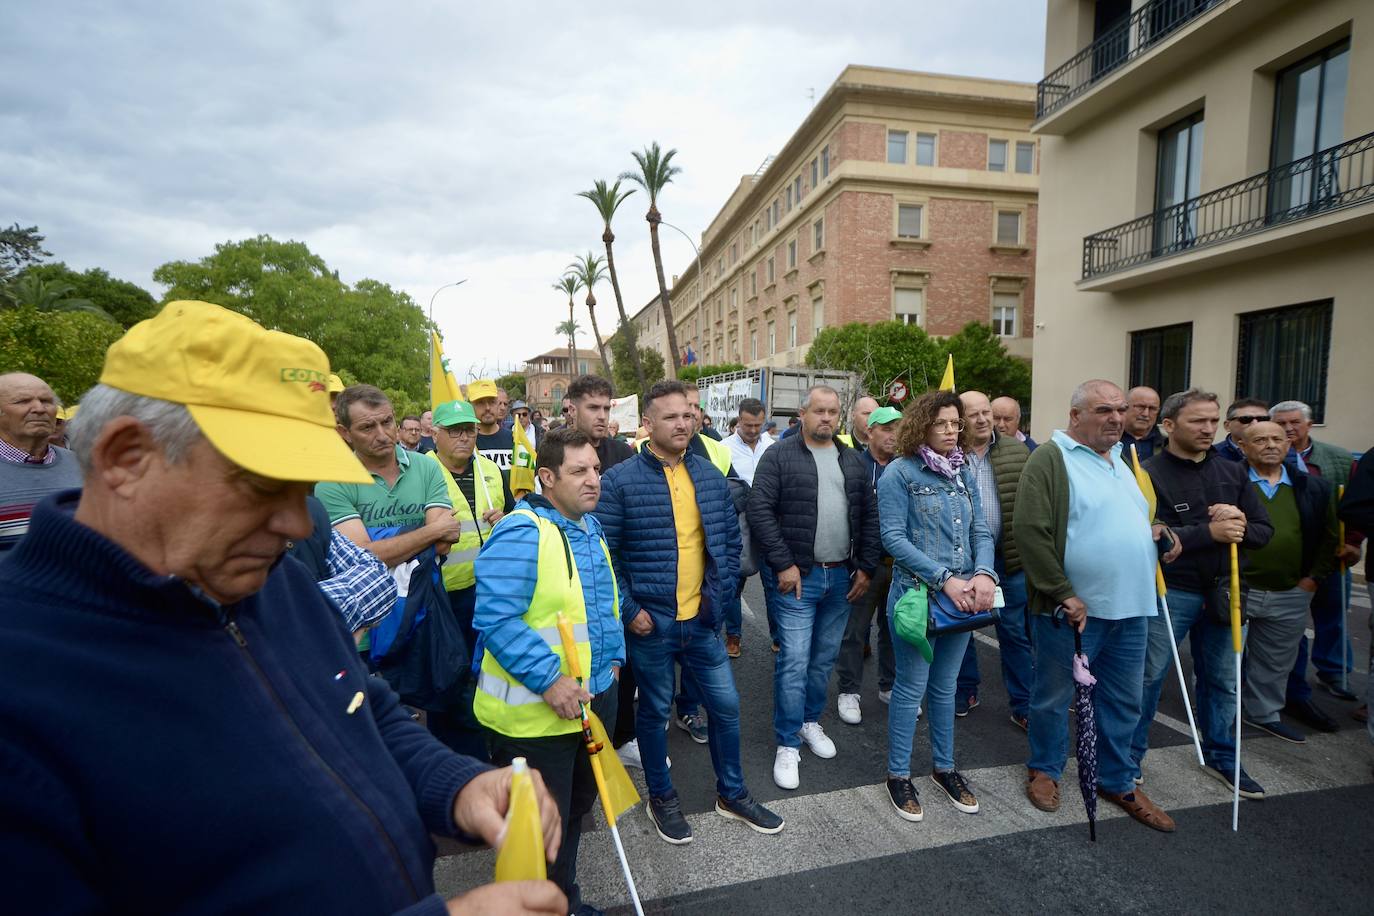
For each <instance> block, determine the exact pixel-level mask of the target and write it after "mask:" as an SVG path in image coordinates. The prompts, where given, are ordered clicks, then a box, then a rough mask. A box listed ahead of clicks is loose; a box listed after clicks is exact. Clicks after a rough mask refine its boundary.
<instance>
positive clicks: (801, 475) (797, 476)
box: [746, 435, 882, 575]
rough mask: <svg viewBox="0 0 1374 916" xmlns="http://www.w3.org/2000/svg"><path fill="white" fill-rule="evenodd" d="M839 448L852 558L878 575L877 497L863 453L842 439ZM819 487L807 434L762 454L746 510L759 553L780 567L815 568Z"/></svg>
mask: <svg viewBox="0 0 1374 916" xmlns="http://www.w3.org/2000/svg"><path fill="white" fill-rule="evenodd" d="M835 448H837V449H839V450H840V452H839V461H840V471H841V472H842V473H843V474H844V489H845V496H846V497H847V498H848V500H849V545H850V546H849V559H850V563H851V564H852V565H853V566H855V567H857V568H858V569H861V570H863V571H864V572H866V573H868V574H870V575H872V573H873V570H874V569H876V568H877V566H878V558H879V556H880V555H881V553H882V542H881V540H880V537H879V534H878V501H877V497H876V496H874V494H873V488H872V486H870V484H869V479H868V472H867V471H866V470H865V468H864V464H863V461H862V460H861V459H860V457H859V453H858V452H857V451H855V450H854V449H852V448H850V447H849V446H847V445H845V444H844V443H843V442H840V441H838V440H837V441H836V442H835ZM819 490H820V484H819V480H818V478H817V474H816V459H815V458H813V457H812V456H811V450H810V449H808V448H807V447H806V442H805V440H804V438H803V437H802V436H800V435H797V436H788V437H787V438H786V439H784V440H782V441H781V442H779V443H778V444H777V445H774V446H773V447H772V448H770V449H768V451H766V452H764V453H763V457H762V458H760V459H759V466H758V469H757V470H756V471H755V472H754V487H753V492H751V493H750V495H749V507H748V509H747V512H746V514H747V515H748V518H749V529H750V532H751V533H752V535H753V538H754V544H755V546H756V548H757V549H758V552H759V556H760V557H761V558H762V559H763V561H764V562H765V563H767V564H768V566H769V568H771V569H772V570H773V571H774V572H782V571H783V570H784V569H786V568H787V567H789V566H792V565H796V567H797V569H799V570H800V571H801V573H802V574H803V575H805V574H806V573H807V572H809V571H810V570H811V566H812V564H813V563H814V562H815V558H814V553H813V548H814V546H815V540H816V523H817V520H816V500H817V495H818V493H819Z"/></svg>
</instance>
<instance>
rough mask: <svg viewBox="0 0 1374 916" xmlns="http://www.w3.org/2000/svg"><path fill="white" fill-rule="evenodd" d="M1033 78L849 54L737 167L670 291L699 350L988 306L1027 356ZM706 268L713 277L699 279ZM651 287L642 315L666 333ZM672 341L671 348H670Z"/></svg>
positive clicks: (797, 342)
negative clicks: (778, 137) (782, 129)
mask: <svg viewBox="0 0 1374 916" xmlns="http://www.w3.org/2000/svg"><path fill="white" fill-rule="evenodd" d="M1034 114H1035V87H1034V86H1033V85H1030V84H1023V83H1011V82H1003V81H998V80H985V79H973V78H966V77H954V76H940V75H934V74H926V73H913V72H908V71H902V70H889V69H883V68H878V67H859V66H850V67H847V68H845V70H844V72H843V73H841V74H840V77H839V79H837V80H836V81H835V83H834V85H832V86H831V87H830V88H829V89H828V90H827V91H826V93H825V95H824V96H823V97H822V98H821V99H820V101H819V102H818V103H817V104H816V106H815V107H814V108H813V109H812V111H811V113H810V114H809V115H808V116H807V118H806V120H805V121H803V122H802V124H801V126H800V127H799V128H798V129H797V131H796V133H794V134H793V135H792V137H791V139H789V140H788V141H787V143H786V144H785V145H784V146H783V148H782V150H781V152H779V154H778V155H777V156H776V157H772V158H770V160H769V161H767V162H765V164H764V166H763V167H762V168H760V169H759V170H758V172H757V173H755V174H753V175H748V176H745V177H744V178H742V179H741V180H740V182H739V185H738V186H737V187H736V188H735V190H734V192H733V193H732V194H731V196H730V199H729V200H728V201H726V203H725V205H724V207H723V208H722V209H721V210H720V212H719V214H717V216H716V218H715V219H714V220H713V221H712V222H711V224H710V226H708V227H707V229H706V231H705V233H704V234H703V236H702V244H701V258H700V263H701V265H702V267H703V273H704V274H705V276H704V278H699V277H698V276H697V260H696V259H694V260H693V261H692V263H690V264H688V265H685V270H683V271H682V273H681V275H680V276H679V277H678V278H677V279H676V280H675V282H674V284H673V290H672V300H673V314H674V321H675V323H676V331H677V339H678V344H679V346H684V347H685V346H687V345H688V344H691V346H692V348H693V349H694V350H695V351H696V353H697V355H698V357H699V358H700V360H701V362H703V363H722V362H740V363H744V364H745V365H748V366H751V367H752V366H792V365H798V364H800V363H801V362H802V361H803V360H804V358H805V355H806V351H807V349H808V347H809V346H810V344H811V341H812V339H813V338H814V336H815V334H816V332H817V331H818V330H820V329H822V328H824V327H829V326H834V325H841V324H847V323H850V322H855V321H859V322H877V321H888V320H892V319H894V318H895V319H898V320H903V321H907V322H911V323H915V324H919V325H920V326H922V327H923V328H925V329H926V330H927V331H929V332H930V333H932V334H937V335H949V334H954V333H956V332H957V331H958V330H959V329H960V328H962V327H963V326H964V325H965V324H967V323H968V322H970V321H982V322H989V323H991V324H992V325H993V327H994V328H995V329H996V330H997V331H998V332H999V333H1000V334H1001V335H1002V336H1004V337H1005V338H1006V342H1007V346H1008V349H1009V350H1010V351H1011V352H1012V353H1014V354H1016V355H1018V356H1024V357H1027V358H1029V357H1030V352H1031V347H1030V337H1031V333H1032V329H1033V327H1034V314H1035V295H1034V291H1035V282H1034V280H1035V237H1036V199H1037V194H1038V186H1039V177H1038V173H1039V150H1038V147H1037V144H1036V142H1035V139H1034V138H1033V137H1032V136H1031V134H1030V123H1031V119H1032V118H1033V117H1034ZM703 281H704V282H703ZM658 313H659V309H658V303H657V297H655V299H654V300H653V301H652V302H650V303H649V304H648V305H647V306H645V307H644V308H643V309H641V310H640V311H639V313H638V314H637V315H636V316H635V320H636V322H638V323H639V325H640V329H641V337H642V338H643V339H644V341H645V345H646V346H655V345H657V346H658V347H659V348H660V349H661V348H662V346H663V344H662V342H661V341H662V336H663V335H662V334H661V329H660V328H659V327H657V324H658V323H661V319H658V318H656V316H657V315H658ZM665 355H666V354H665Z"/></svg>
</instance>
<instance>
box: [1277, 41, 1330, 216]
mask: <svg viewBox="0 0 1374 916" xmlns="http://www.w3.org/2000/svg"><path fill="white" fill-rule="evenodd" d="M1349 69H1350V40H1349V39H1346V40H1345V41H1342V42H1340V43H1339V44H1335V45H1332V46H1331V47H1329V48H1327V49H1325V50H1324V51H1319V52H1318V53H1316V54H1314V55H1312V56H1311V57H1309V58H1307V59H1306V60H1304V61H1300V62H1299V63H1297V64H1294V65H1293V66H1291V67H1289V68H1288V69H1286V70H1283V71H1282V72H1280V73H1279V74H1278V79H1277V86H1276V87H1275V92H1274V140H1273V144H1272V146H1271V148H1270V153H1269V165H1270V167H1271V168H1277V167H1278V166H1281V165H1287V164H1288V163H1290V162H1296V161H1297V160H1299V159H1302V158H1304V157H1306V156H1311V155H1313V154H1314V153H1316V152H1318V151H1320V150H1324V149H1329V148H1330V147H1333V146H1336V145H1337V144H1339V143H1340V142H1341V140H1342V136H1343V129H1342V128H1343V122H1344V120H1345V95H1346V77H1347V75H1348V73H1349ZM1339 168H1340V163H1339V162H1337V161H1335V160H1325V161H1322V162H1318V163H1314V167H1312V168H1304V169H1300V170H1296V171H1295V173H1294V174H1292V175H1291V176H1289V177H1287V178H1283V179H1280V180H1276V181H1275V182H1274V184H1273V186H1272V189H1271V190H1270V201H1269V212H1270V213H1271V214H1275V215H1279V214H1283V213H1285V212H1287V211H1289V210H1292V209H1294V208H1297V207H1303V206H1306V205H1307V204H1308V203H1309V202H1310V201H1313V200H1321V199H1323V198H1329V197H1331V196H1332V195H1333V194H1339V193H1340V190H1341V189H1340V188H1339V187H1337V170H1338V169H1339Z"/></svg>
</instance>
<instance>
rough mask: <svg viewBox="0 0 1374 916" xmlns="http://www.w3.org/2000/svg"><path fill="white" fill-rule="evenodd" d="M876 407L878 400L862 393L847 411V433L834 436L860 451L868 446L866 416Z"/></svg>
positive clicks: (870, 414) (871, 413)
mask: <svg viewBox="0 0 1374 916" xmlns="http://www.w3.org/2000/svg"><path fill="white" fill-rule="evenodd" d="M877 409H878V402H877V401H876V400H874V399H873V398H870V397H869V396H868V395H864V396H863V397H861V398H859V399H858V400H857V401H855V402H854V408H853V409H852V410H851V411H850V412H849V429H850V431H849V432H848V433H840V434H839V435H837V436H836V437H835V438H836V439H839V440H840V441H841V442H843V443H844V444H845V445H852V446H853V447H854V448H856V449H858V450H859V451H860V452H862V451H864V450H866V449H867V448H868V418H869V417H870V416H872V415H873V411H875V410H877Z"/></svg>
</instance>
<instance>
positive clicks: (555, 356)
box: [525, 347, 602, 417]
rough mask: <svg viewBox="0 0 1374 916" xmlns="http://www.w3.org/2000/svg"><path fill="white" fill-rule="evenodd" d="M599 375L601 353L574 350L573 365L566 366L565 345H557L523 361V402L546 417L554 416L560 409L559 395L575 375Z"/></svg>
mask: <svg viewBox="0 0 1374 916" xmlns="http://www.w3.org/2000/svg"><path fill="white" fill-rule="evenodd" d="M588 373H591V374H592V375H601V374H602V371H601V355H600V354H599V353H597V352H596V351H595V350H583V349H582V348H580V347H579V348H578V350H577V365H576V366H569V364H568V348H567V347H560V348H558V349H556V350H550V351H549V352H547V353H541V354H539V355H538V356H532V357H530V358H529V359H527V360H526V361H525V401H526V402H527V403H528V404H529V405H530V407H532V408H538V409H540V410H542V411H543V412H544V416H546V417H556V416H558V413H559V411H561V410H562V409H563V394H564V392H566V391H567V390H568V385H570V384H571V383H572V380H573V379H575V378H577V377H578V376H579V375H586V374H588Z"/></svg>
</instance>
